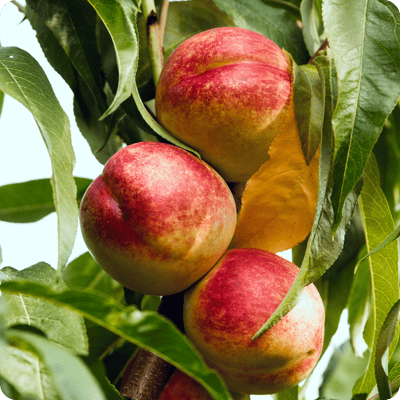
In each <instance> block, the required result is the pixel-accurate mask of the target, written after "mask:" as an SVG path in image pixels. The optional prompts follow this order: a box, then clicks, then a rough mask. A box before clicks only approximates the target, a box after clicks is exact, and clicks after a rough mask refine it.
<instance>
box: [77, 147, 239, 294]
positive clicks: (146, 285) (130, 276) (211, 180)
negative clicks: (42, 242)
mask: <svg viewBox="0 0 400 400" xmlns="http://www.w3.org/2000/svg"><path fill="white" fill-rule="evenodd" d="M80 219H81V227H82V235H83V238H84V240H85V242H86V245H87V247H88V249H89V251H90V252H91V254H92V255H93V257H94V259H95V260H96V261H97V262H98V264H99V265H100V266H101V267H102V268H103V269H104V271H106V272H107V273H108V274H109V275H110V276H111V277H113V278H114V279H115V280H116V281H118V282H120V283H121V284H123V285H124V286H126V287H128V288H130V289H132V290H134V291H137V292H141V293H145V294H151V295H168V294H173V293H178V292H180V291H183V290H185V289H186V288H188V287H189V286H190V285H192V284H193V283H194V282H195V281H197V280H198V279H199V278H200V277H202V276H203V275H204V274H206V273H207V272H208V271H209V270H210V269H211V268H212V267H213V265H214V264H215V263H216V262H217V261H218V259H219V258H220V257H221V256H222V254H223V253H224V252H225V250H226V249H227V247H228V246H229V243H230V242H231V240H232V237H233V234H234V229H235V224H236V207H235V202H234V199H233V196H232V194H231V192H230V190H229V188H228V186H227V185H226V183H225V182H224V180H223V179H222V178H221V177H220V176H219V175H218V174H217V173H216V172H215V171H214V170H213V169H212V168H211V167H210V166H209V165H207V164H206V163H204V162H203V161H201V160H200V159H198V158H197V157H195V156H194V155H192V154H191V153H189V152H187V151H185V150H183V149H181V148H179V147H176V146H172V145H170V144H164V143H157V142H141V143H136V144H133V145H130V146H127V147H125V148H123V149H121V150H120V151H118V152H117V153H116V154H114V155H113V156H112V157H111V158H110V159H109V160H108V161H107V163H106V164H105V166H104V170H103V173H102V174H101V175H100V176H99V177H98V178H96V179H95V180H94V181H93V182H92V184H91V185H90V187H89V188H88V190H87V191H86V193H85V195H84V197H83V200H82V203H81V209H80Z"/></svg>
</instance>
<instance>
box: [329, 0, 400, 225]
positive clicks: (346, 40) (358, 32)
mask: <svg viewBox="0 0 400 400" xmlns="http://www.w3.org/2000/svg"><path fill="white" fill-rule="evenodd" d="M322 11H323V18H324V23H325V29H326V32H327V36H328V40H329V45H330V47H331V49H332V53H333V58H334V60H335V63H336V68H337V77H338V89H339V95H338V102H337V106H336V109H335V113H334V115H333V120H332V124H333V128H334V133H335V164H334V167H335V175H334V186H335V190H334V192H333V195H332V204H333V208H334V211H335V224H334V229H335V228H336V227H337V226H338V224H339V222H340V219H341V210H342V207H343V204H344V202H345V199H346V198H347V195H348V194H349V193H350V191H351V190H352V188H353V187H354V186H355V185H356V184H357V182H358V181H359V179H360V177H361V175H362V173H363V170H364V167H365V165H366V163H367V161H368V158H369V155H370V154H371V151H372V148H373V146H374V144H375V143H376V141H377V139H378V137H379V134H380V133H381V131H382V128H383V125H384V123H385V120H386V118H387V117H388V115H389V114H390V113H391V111H392V110H393V108H394V106H395V104H396V102H397V100H398V99H399V97H400V51H399V49H400V41H399V38H400V14H399V11H398V10H397V8H396V6H395V5H394V4H393V3H391V2H389V1H387V0H357V1H348V0H325V1H324V2H323V7H322ZM377 99H379V100H377Z"/></svg>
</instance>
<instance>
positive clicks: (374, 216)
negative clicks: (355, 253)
mask: <svg viewBox="0 0 400 400" xmlns="http://www.w3.org/2000/svg"><path fill="white" fill-rule="evenodd" d="M364 173H365V184H364V187H363V190H362V192H361V196H360V200H359V201H360V206H361V212H362V217H363V222H364V228H365V233H366V241H367V251H368V252H369V251H371V249H374V248H375V247H377V246H378V245H379V244H380V243H381V241H382V240H384V239H385V238H386V237H387V236H388V235H389V234H390V233H391V232H392V231H393V229H394V224H393V220H392V218H391V214H390V210H389V206H388V204H387V201H386V199H385V197H384V194H383V192H382V190H381V188H380V186H379V169H378V166H377V164H376V160H375V158H374V156H373V155H371V157H370V159H369V162H368V163H367V165H366V168H365V171H364ZM368 264H369V268H370V279H371V288H372V304H371V314H370V317H369V319H368V321H367V324H366V327H365V329H364V340H365V342H366V344H367V346H368V347H369V348H370V349H372V351H371V354H370V357H369V360H368V369H367V371H366V372H365V373H364V375H363V376H362V377H361V378H360V379H359V380H358V381H357V384H356V385H355V386H354V388H353V394H358V393H370V391H371V390H372V389H373V387H374V386H375V384H376V381H375V366H374V360H375V357H376V345H377V341H378V336H379V333H380V331H381V329H382V326H383V324H384V321H385V318H386V316H387V314H388V313H389V311H390V309H391V307H392V306H393V304H394V303H395V302H396V301H397V300H398V299H399V277H398V248H397V243H396V242H391V243H390V244H388V245H387V246H386V247H384V248H383V249H381V250H380V251H379V252H378V253H374V254H372V255H371V256H370V257H369V258H368ZM396 337H397V338H398V333H397V334H396ZM397 338H396V340H395V343H397ZM393 347H394V346H392V347H391V349H390V352H389V358H390V357H391V353H392V352H393V350H394V348H393Z"/></svg>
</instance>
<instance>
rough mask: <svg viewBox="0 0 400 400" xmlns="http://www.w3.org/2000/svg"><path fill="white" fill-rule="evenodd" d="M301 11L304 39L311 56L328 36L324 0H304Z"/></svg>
mask: <svg viewBox="0 0 400 400" xmlns="http://www.w3.org/2000/svg"><path fill="white" fill-rule="evenodd" d="M300 11H301V20H302V23H303V36H304V41H305V43H306V46H307V49H308V52H309V54H310V56H313V55H314V54H315V53H316V52H317V50H318V49H319V48H320V46H321V44H322V42H323V40H324V39H325V36H326V35H324V26H323V21H322V0H303V1H302V2H301V5H300Z"/></svg>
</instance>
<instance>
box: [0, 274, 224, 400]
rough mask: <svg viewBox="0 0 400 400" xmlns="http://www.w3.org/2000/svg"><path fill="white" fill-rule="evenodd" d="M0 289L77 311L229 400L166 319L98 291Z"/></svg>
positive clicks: (10, 285) (12, 285)
mask: <svg viewBox="0 0 400 400" xmlns="http://www.w3.org/2000/svg"><path fill="white" fill-rule="evenodd" d="M0 290H1V291H3V292H10V293H23V294H28V295H31V296H34V297H39V298H43V299H46V300H48V301H51V302H53V303H55V304H58V305H61V306H64V307H68V308H71V309H73V310H74V311H77V312H79V313H80V314H81V315H83V316H84V317H86V318H88V319H90V320H92V321H93V322H95V323H97V324H98V325H100V326H103V327H105V328H106V329H108V330H110V331H111V332H114V333H115V334H117V335H119V336H121V337H122V338H124V339H126V340H128V341H130V342H132V343H134V344H136V345H138V346H140V347H142V348H145V349H147V350H149V351H151V352H152V353H155V354H157V355H159V356H160V357H162V358H163V359H165V360H166V361H168V362H169V363H171V364H172V365H174V366H176V367H177V368H179V369H181V370H182V371H184V372H185V373H187V374H188V375H189V376H191V377H193V378H194V379H195V380H197V381H198V382H199V383H201V384H202V385H203V386H204V387H205V388H206V389H207V390H208V391H209V392H210V394H211V395H212V396H214V398H215V399H216V400H223V399H225V400H228V399H229V398H230V396H229V392H228V391H227V389H226V387H225V385H224V384H223V382H222V381H221V379H220V378H219V377H218V375H217V374H216V373H215V372H213V371H212V370H210V369H208V368H207V367H206V366H205V364H204V362H203V360H202V357H201V356H200V355H199V354H198V353H197V352H196V350H195V348H194V347H193V345H192V344H190V343H189V341H188V340H187V339H186V338H185V336H184V335H183V334H182V333H181V332H180V331H179V330H178V329H177V328H176V327H175V326H174V325H173V324H172V323H171V322H170V321H169V320H167V319H166V318H164V317H162V316H160V315H159V314H157V313H154V312H141V311H139V310H137V309H136V308H134V307H123V306H122V305H121V304H120V303H118V302H117V301H115V300H113V299H112V298H111V297H109V296H106V295H102V294H101V293H100V292H89V291H83V290H78V289H74V290H72V289H65V290H59V291H54V290H52V289H50V288H49V287H47V286H43V285H39V284H35V283H31V282H23V281H19V282H16V281H14V282H13V281H9V282H3V283H2V284H1V285H0Z"/></svg>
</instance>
